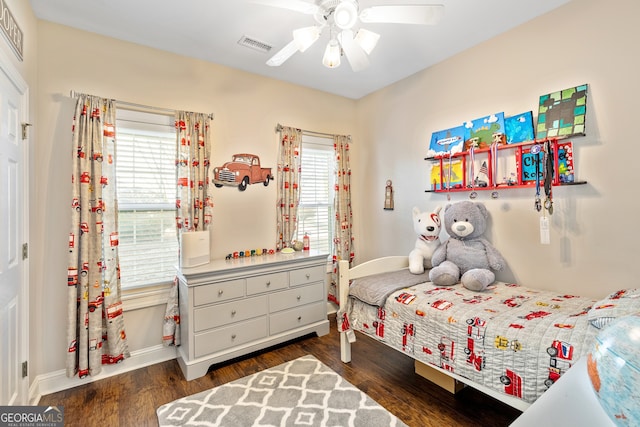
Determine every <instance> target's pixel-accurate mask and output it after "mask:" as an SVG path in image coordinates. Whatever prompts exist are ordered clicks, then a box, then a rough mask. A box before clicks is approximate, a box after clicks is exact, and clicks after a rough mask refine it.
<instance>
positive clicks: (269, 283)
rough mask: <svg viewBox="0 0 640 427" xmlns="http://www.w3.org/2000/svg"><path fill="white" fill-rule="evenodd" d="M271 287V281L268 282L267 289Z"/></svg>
mask: <svg viewBox="0 0 640 427" xmlns="http://www.w3.org/2000/svg"><path fill="white" fill-rule="evenodd" d="M269 286H271V280H269V281H268V282H267V288H268V287H269Z"/></svg>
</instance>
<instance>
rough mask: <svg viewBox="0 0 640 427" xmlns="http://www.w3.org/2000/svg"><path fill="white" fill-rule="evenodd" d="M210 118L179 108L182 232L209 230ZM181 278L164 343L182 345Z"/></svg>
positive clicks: (171, 294) (178, 219) (172, 291)
mask: <svg viewBox="0 0 640 427" xmlns="http://www.w3.org/2000/svg"><path fill="white" fill-rule="evenodd" d="M210 124H211V119H210V117H209V116H208V115H206V114H202V113H191V112H187V111H176V117H175V126H176V165H177V167H176V177H177V195H176V228H177V231H178V237H180V233H182V232H183V231H202V230H208V229H209V225H210V224H211V218H212V210H213V209H212V208H213V200H212V199H211V194H210V186H209V179H208V177H209V159H210V155H211V153H210V150H211V147H210V146H211V144H210V142H209V127H210ZM179 324H180V310H179V305H178V281H177V279H176V280H174V283H173V286H172V287H171V289H170V292H169V301H168V302H167V308H166V312H165V316H164V325H163V331H162V341H163V343H164V345H166V346H169V345H180V328H179Z"/></svg>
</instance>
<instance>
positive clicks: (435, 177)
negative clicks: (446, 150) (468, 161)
mask: <svg viewBox="0 0 640 427" xmlns="http://www.w3.org/2000/svg"><path fill="white" fill-rule="evenodd" d="M443 169H444V173H443V174H442V181H440V164H439V163H434V164H433V166H431V178H430V179H431V182H430V184H431V189H432V190H444V189H447V188H461V187H462V186H463V182H464V181H463V180H464V170H463V168H462V161H461V160H453V161H451V163H449V162H448V161H445V162H443ZM449 171H451V173H449Z"/></svg>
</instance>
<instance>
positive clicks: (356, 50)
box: [338, 30, 369, 72]
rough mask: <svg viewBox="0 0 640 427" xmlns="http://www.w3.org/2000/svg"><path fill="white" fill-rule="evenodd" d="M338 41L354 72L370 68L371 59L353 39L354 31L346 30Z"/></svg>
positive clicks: (339, 36)
mask: <svg viewBox="0 0 640 427" xmlns="http://www.w3.org/2000/svg"><path fill="white" fill-rule="evenodd" d="M338 41H339V42H340V45H341V46H342V50H343V51H344V54H345V56H346V57H347V60H348V61H349V65H351V69H352V70H353V71H354V72H358V71H362V70H364V69H365V68H367V67H368V66H369V58H368V57H367V53H366V52H365V51H364V49H362V47H360V45H359V44H358V43H356V41H355V40H354V39H353V31H351V30H344V31H342V32H341V33H340V34H338Z"/></svg>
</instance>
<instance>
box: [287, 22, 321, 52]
mask: <svg viewBox="0 0 640 427" xmlns="http://www.w3.org/2000/svg"><path fill="white" fill-rule="evenodd" d="M319 37H320V28H318V27H304V28H298V29H297V30H294V31H293V40H294V41H295V42H296V46H297V47H298V50H299V51H300V52H304V51H305V50H307V49H308V48H309V46H311V45H312V44H314V43H315V41H316V40H318V38H319Z"/></svg>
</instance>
